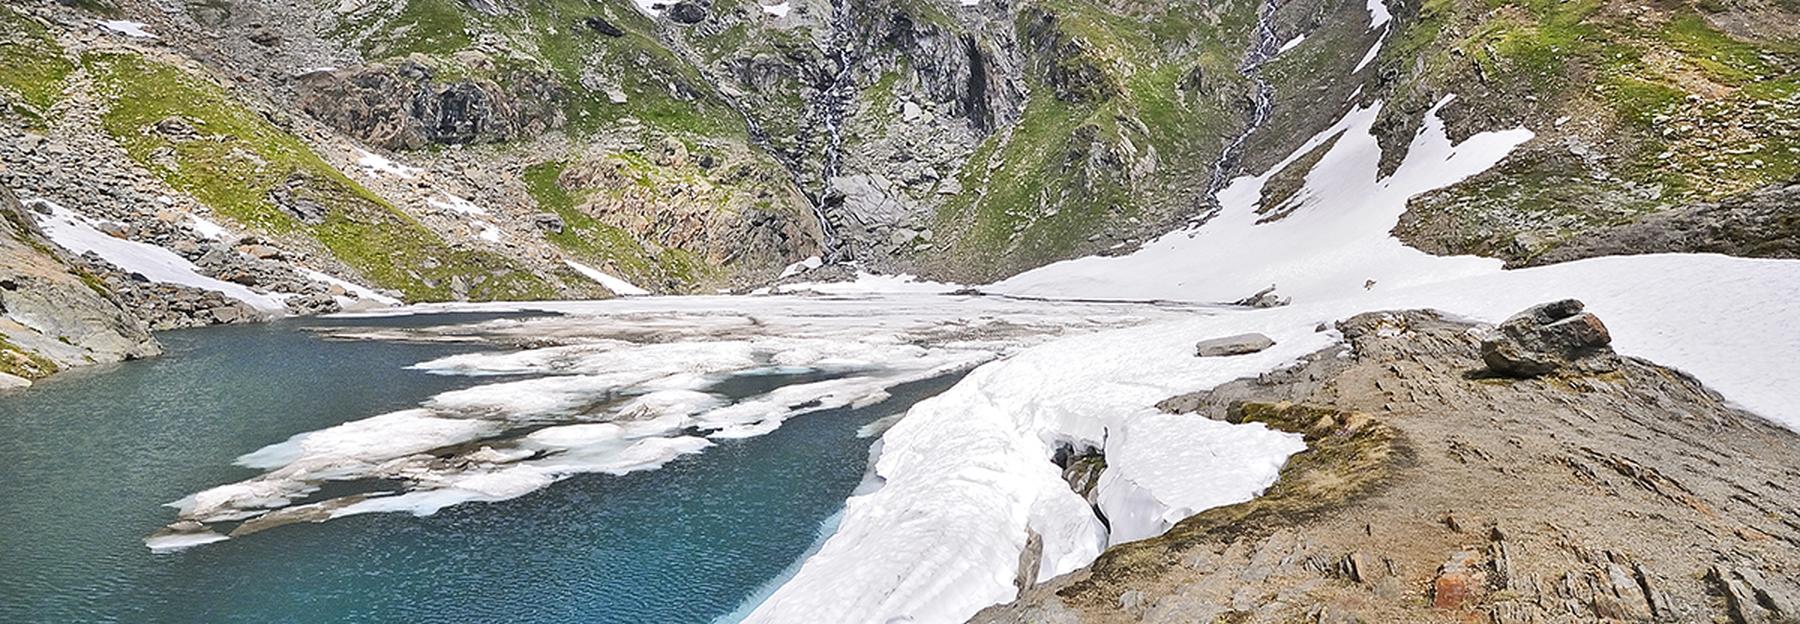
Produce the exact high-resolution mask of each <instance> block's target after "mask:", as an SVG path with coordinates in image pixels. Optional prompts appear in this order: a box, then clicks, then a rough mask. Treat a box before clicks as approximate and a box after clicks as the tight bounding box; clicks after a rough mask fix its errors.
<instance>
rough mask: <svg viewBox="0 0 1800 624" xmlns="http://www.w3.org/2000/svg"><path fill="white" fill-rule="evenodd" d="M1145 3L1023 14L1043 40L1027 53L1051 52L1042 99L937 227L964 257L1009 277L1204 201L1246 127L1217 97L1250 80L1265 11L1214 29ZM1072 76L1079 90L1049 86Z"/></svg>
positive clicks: (1231, 15)
mask: <svg viewBox="0 0 1800 624" xmlns="http://www.w3.org/2000/svg"><path fill="white" fill-rule="evenodd" d="M1139 9H1140V10H1135V11H1127V12H1117V11H1107V10H1101V9H1100V7H1097V6H1095V5H1092V4H1091V3H1085V2H1078V1H1075V0H1038V1H1036V2H1034V3H1033V5H1032V7H1031V8H1030V9H1029V10H1028V11H1022V12H1021V14H1020V20H1021V22H1022V23H1021V24H1020V25H1019V28H1020V29H1021V33H1028V32H1035V35H1027V34H1022V35H1021V36H1022V37H1023V36H1035V37H1036V39H1034V41H1035V43H1032V42H1022V44H1021V46H1022V47H1025V48H1030V49H1029V51H1028V52H1027V54H1036V55H1040V56H1042V55H1049V56H1048V57H1046V58H1038V59H1034V60H1032V63H1034V64H1035V66H1036V67H1038V68H1039V69H1038V70H1037V71H1034V72H1031V73H1033V74H1034V75H1032V76H1030V77H1028V81H1029V82H1030V84H1029V91H1030V92H1031V93H1032V94H1033V97H1032V98H1031V99H1030V100H1029V101H1028V102H1027V103H1026V108H1025V110H1024V111H1023V113H1022V115H1021V117H1020V119H1019V120H1018V122H1017V124H1016V125H1015V126H1014V127H1013V128H1011V129H1010V131H1008V132H1003V133H999V134H996V135H994V136H992V137H989V138H988V139H987V141H985V142H984V143H983V144H982V145H981V146H980V147H979V148H977V150H976V152H975V154H974V155H973V156H972V157H971V158H970V159H969V161H968V162H967V163H966V164H965V165H964V167H963V170H962V171H961V172H959V173H958V180H959V181H960V183H961V186H962V189H963V190H962V192H961V193H960V194H959V195H958V196H956V197H955V198H953V199H952V200H951V201H950V202H949V203H948V204H947V205H946V206H945V207H944V208H943V209H942V210H940V212H939V214H938V218H937V221H936V223H934V225H933V228H932V229H933V230H934V231H937V232H943V233H949V234H950V235H951V236H949V237H948V239H949V240H954V241H955V247H954V248H953V255H954V256H956V259H955V260H954V261H955V262H956V263H958V264H960V265H962V266H968V267H980V269H979V270H980V271H983V274H982V275H980V276H979V277H983V278H992V277H998V276H1001V275H1004V274H1007V273H1009V272H1011V271H1016V270H1018V269H1022V268H1027V267H1030V266H1036V265H1039V264H1043V263H1045V262H1049V261H1054V260H1059V259H1062V258H1066V257H1069V256H1071V255H1074V254H1077V253H1084V252H1091V251H1094V250H1096V249H1098V248H1099V247H1102V246H1104V245H1106V244H1109V243H1110V242H1111V241H1110V240H1108V241H1101V240H1100V237H1102V236H1107V235H1109V230H1110V235H1111V236H1112V237H1113V239H1114V240H1123V239H1125V238H1128V237H1129V236H1131V235H1133V234H1138V232H1133V231H1131V228H1132V225H1131V224H1137V223H1144V224H1151V223H1154V222H1160V221H1164V220H1167V219H1169V218H1170V215H1172V214H1182V213H1185V212H1187V211H1188V210H1190V209H1191V208H1192V207H1193V206H1195V205H1197V203H1198V197H1196V195H1197V193H1198V192H1199V191H1200V189H1196V188H1195V183H1196V181H1197V180H1204V179H1205V178H1206V176H1208V175H1210V173H1211V170H1212V163H1213V161H1214V159H1215V158H1216V157H1217V156H1218V153H1219V150H1220V149H1221V148H1222V147H1223V145H1224V141H1223V140H1222V139H1221V137H1223V136H1226V135H1228V134H1229V133H1230V132H1232V131H1233V130H1234V129H1235V128H1236V127H1238V126H1239V125H1240V124H1241V123H1242V122H1241V120H1240V116H1241V114H1242V111H1239V110H1237V109H1236V108H1235V105H1234V104H1233V103H1231V102H1230V101H1229V100H1227V99H1226V98H1224V97H1220V95H1222V94H1220V93H1218V92H1217V91H1218V90H1225V89H1236V88H1239V87H1241V86H1243V85H1244V84H1245V83H1244V82H1243V81H1242V79H1241V78H1240V77H1239V76H1238V75H1237V72H1236V65H1237V62H1238V56H1239V55H1240V54H1241V50H1242V49H1243V48H1242V45H1243V43H1244V42H1246V41H1248V33H1249V28H1250V26H1251V25H1252V24H1253V22H1254V19H1255V14H1254V11H1255V7H1254V6H1253V5H1252V4H1251V3H1243V4H1241V5H1232V6H1231V7H1229V9H1228V10H1227V11H1225V12H1224V13H1223V14H1221V15H1220V16H1218V17H1220V18H1221V19H1220V21H1219V22H1218V23H1217V24H1214V23H1211V22H1209V21H1207V19H1206V18H1205V17H1203V16H1201V15H1199V14H1197V13H1196V12H1194V11H1191V10H1186V9H1182V8H1179V7H1139ZM1063 79H1070V80H1075V81H1077V82H1080V83H1082V84H1063V85H1062V86H1063V89H1062V90H1061V91H1058V90H1057V89H1056V88H1054V85H1049V84H1046V81H1056V80H1063ZM1203 83H1204V84H1203ZM1083 84H1092V85H1098V86H1099V87H1100V88H1093V89H1089V88H1084V87H1083ZM1053 93H1064V94H1067V95H1069V96H1070V97H1065V98H1062V99H1058V98H1057V97H1053V96H1052V94H1053ZM1140 165H1142V167H1141V168H1139V167H1140ZM1149 165H1154V166H1149Z"/></svg>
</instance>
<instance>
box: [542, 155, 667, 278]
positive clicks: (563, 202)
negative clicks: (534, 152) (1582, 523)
mask: <svg viewBox="0 0 1800 624" xmlns="http://www.w3.org/2000/svg"><path fill="white" fill-rule="evenodd" d="M567 168H568V163H565V162H544V163H538V164H535V165H532V166H530V167H526V168H525V189H526V190H527V191H529V192H530V193H531V198H532V199H534V200H537V205H538V208H540V209H542V210H544V211H547V212H550V213H553V214H555V215H556V216H557V217H560V218H562V221H563V229H562V231H561V232H552V233H550V234H548V235H546V238H548V239H550V242H552V243H555V244H556V245H557V246H558V247H562V248H563V249H566V250H568V251H569V252H571V253H574V254H575V255H576V256H577V257H578V258H580V259H581V260H582V261H584V262H592V263H595V264H598V265H601V266H608V265H610V266H615V267H618V269H619V271H620V272H621V273H624V277H625V278H626V279H643V278H644V277H649V276H650V274H651V273H652V271H651V266H650V260H649V259H648V258H646V257H645V256H646V255H647V254H646V253H645V251H644V248H643V246H642V245H639V244H638V242H637V240H636V239H634V238H632V236H631V233H629V232H626V231H625V230H624V229H623V228H618V227H613V226H611V225H607V224H605V223H601V222H599V221H598V220H595V219H594V217H593V216H591V215H589V214H587V213H586V212H582V210H581V208H580V205H581V199H582V197H583V196H585V195H586V192H581V193H579V194H577V193H571V192H569V190H568V189H565V188H563V186H562V183H561V182H559V181H558V180H559V178H560V177H561V176H562V172H563V171H564V170H565V169H567Z"/></svg>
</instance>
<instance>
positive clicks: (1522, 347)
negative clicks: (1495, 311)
mask: <svg viewBox="0 0 1800 624" xmlns="http://www.w3.org/2000/svg"><path fill="white" fill-rule="evenodd" d="M1584 307H1585V306H1583V305H1582V303H1581V302H1580V301H1576V300H1574V299H1564V300H1562V301H1555V302H1551V303H1546V304H1543V305H1538V306H1533V307H1532V308H1531V309H1528V310H1525V311H1524V312H1520V313H1518V314H1515V315H1513V317H1512V318H1509V319H1506V321H1505V322H1503V323H1501V324H1499V325H1498V326H1496V327H1494V329H1493V331H1491V332H1488V335H1487V337H1486V338H1484V339H1482V341H1481V359H1482V361H1485V362H1487V365H1488V369H1489V370H1490V371H1492V372H1494V373H1496V374H1499V375H1505V376H1511V377H1534V376H1537V375H1543V374H1546V373H1550V372H1553V371H1556V370H1559V369H1560V370H1568V369H1576V368H1580V369H1586V370H1610V369H1612V368H1613V365H1612V364H1611V362H1609V361H1608V360H1607V358H1608V356H1611V355H1612V348H1611V346H1610V345H1611V344H1612V334H1610V333H1608V332H1607V331H1606V324H1604V323H1601V322H1600V318H1599V317H1597V316H1594V314H1593V313H1592V312H1585V311H1583V308H1584Z"/></svg>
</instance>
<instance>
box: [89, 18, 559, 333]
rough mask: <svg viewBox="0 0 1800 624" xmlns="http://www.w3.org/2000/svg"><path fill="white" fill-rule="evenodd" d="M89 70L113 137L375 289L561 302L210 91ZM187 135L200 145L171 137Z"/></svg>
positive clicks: (95, 59)
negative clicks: (317, 212)
mask: <svg viewBox="0 0 1800 624" xmlns="http://www.w3.org/2000/svg"><path fill="white" fill-rule="evenodd" d="M83 62H84V64H85V65H86V66H87V68H88V71H89V72H91V73H92V74H93V76H94V78H95V83H96V87H97V88H98V89H99V92H100V93H101V94H102V95H103V96H105V97H107V98H108V100H109V101H110V106H109V108H108V110H107V112H106V114H105V115H104V116H103V118H102V123H103V125H104V127H105V128H106V130H107V132H108V133H109V134H111V135H112V136H113V137H114V138H116V139H117V140H118V141H119V142H120V144H121V145H123V146H124V148H125V150H126V152H127V153H129V154H130V155H131V156H132V158H134V159H136V160H137V161H138V162H140V163H142V164H143V165H144V166H145V167H146V168H148V169H150V170H151V171H152V172H154V173H156V174H157V175H158V176H160V177H162V178H163V179H164V180H165V181H167V182H168V183H169V184H170V185H171V186H173V187H175V188H177V189H180V190H182V191H183V192H186V193H189V194H191V195H193V196H194V197H195V198H197V199H199V200H200V201H201V202H203V203H205V204H206V205H208V206H210V207H211V208H212V209H213V210H216V211H219V212H220V213H221V214H224V215H225V216H227V217H230V218H231V219H232V220H234V221H237V222H239V223H242V224H244V225H245V226H248V227H250V228H251V229H253V230H256V231H259V232H265V233H270V234H276V235H282V234H304V235H307V236H311V237H313V238H315V239H317V240H318V241H319V242H320V243H321V244H323V245H324V246H325V247H326V248H327V249H329V250H330V251H331V253H332V255H334V256H336V257H337V258H338V259H339V260H342V261H343V262H344V263H345V264H348V265H350V266H351V267H352V268H354V269H355V270H356V271H357V272H358V273H360V274H362V276H363V277H364V278H365V279H367V280H369V281H370V282H372V283H373V284H374V285H376V286H378V287H382V288H391V289H394V290H398V291H400V292H401V293H403V294H404V295H405V296H406V298H407V299H409V300H414V301H441V300H448V299H451V298H453V297H454V296H455V295H456V294H457V290H458V289H456V288H454V287H453V286H452V284H453V283H454V282H458V281H460V283H461V284H462V285H463V286H464V287H465V290H466V294H467V296H468V297H469V298H470V299H477V300H481V299H539V298H546V297H552V296H554V295H555V293H554V292H553V291H552V289H551V288H550V287H549V286H548V285H547V284H545V283H544V282H543V281H542V280H540V279H538V278H537V277H536V276H533V275H531V274H530V273H528V272H526V271H524V270H522V269H520V268H518V267H517V266H516V265H514V264H513V263H512V262H511V261H509V260H507V259H505V258H503V257H501V256H499V255H496V254H491V253H487V252H481V251H474V250H467V249H455V248H451V247H450V246H448V245H447V244H445V243H444V241H443V240H442V239H440V238H438V237H437V235H436V234H434V233H432V232H431V231H430V230H428V229H426V228H425V227H424V226H423V225H420V224H419V223H418V222H417V221H414V220H413V219H412V218H411V217H409V216H407V215H406V214H404V213H402V212H400V211H399V210H398V209H396V208H394V207H393V206H392V205H390V204H388V203H387V202H386V201H385V200H383V199H382V198H380V197H379V196H377V195H375V194H374V193H372V192H370V191H369V190H368V189H365V188H363V187H362V186H361V185H359V184H357V183H356V182H354V181H352V180H350V179H349V178H347V177H345V176H344V175H343V174H342V173H341V172H339V171H338V170H337V169H335V168H333V167H332V166H331V165H329V164H327V163H326V162H325V161H324V160H323V159H321V158H320V157H319V156H318V155H317V154H316V153H314V152H313V151H312V150H311V149H310V148H308V147H307V146H306V145H305V144H304V143H302V142H301V141H300V139H299V138H298V137H295V136H293V135H292V134H288V133H287V132H284V131H282V130H281V129H280V128H277V127H276V126H275V125H274V124H272V123H270V122H269V121H268V120H266V119H264V118H263V117H262V116H261V115H258V114H256V113H255V112H253V111H251V110H249V109H247V108H245V107H244V106H243V105H241V104H239V103H237V102H236V101H235V100H233V99H232V98H231V96H230V95H229V94H227V93H226V92H225V91H224V90H223V89H220V88H219V87H217V86H215V85H213V84H211V83H209V82H206V81H204V80H201V79H199V78H197V77H195V76H192V75H189V74H188V73H187V72H185V71H183V70H181V69H179V68H175V67H171V66H168V65H163V64H161V63H157V62H155V61H151V60H148V59H145V58H143V57H141V56H138V55H136V54H89V55H88V56H86V57H85V58H84V59H83ZM159 126H161V127H162V128H163V130H159V129H158V128H159ZM181 126H185V127H186V128H191V129H192V130H191V132H192V133H193V134H195V135H196V136H194V137H184V136H182V135H184V134H186V133H187V132H188V131H184V130H179V129H176V130H171V129H172V128H179V127H181ZM277 189H283V192H285V193H288V194H290V195H291V196H293V197H296V198H300V199H304V200H306V201H310V202H313V203H315V204H317V205H319V206H322V207H324V208H325V209H326V212H325V218H324V220H323V222H322V223H314V224H309V223H305V222H302V221H301V220H299V219H297V218H295V217H294V216H293V215H290V214H288V213H287V212H284V211H283V210H281V209H280V208H279V207H277V205H276V204H275V202H274V200H273V199H271V192H272V191H275V190H277Z"/></svg>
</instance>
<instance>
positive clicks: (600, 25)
mask: <svg viewBox="0 0 1800 624" xmlns="http://www.w3.org/2000/svg"><path fill="white" fill-rule="evenodd" d="M581 24H582V25H583V26H587V27H588V30H592V31H594V32H597V33H600V34H602V35H606V36H608V37H623V36H625V30H624V29H622V28H619V27H618V26H614V25H613V23H612V22H609V21H606V18H603V17H600V16H598V15H595V16H592V17H589V18H587V19H584V20H581Z"/></svg>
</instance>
